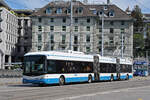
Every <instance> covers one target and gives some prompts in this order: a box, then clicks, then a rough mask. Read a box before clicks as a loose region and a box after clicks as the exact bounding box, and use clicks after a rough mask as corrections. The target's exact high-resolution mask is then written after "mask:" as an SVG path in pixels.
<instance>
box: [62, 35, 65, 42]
mask: <svg viewBox="0 0 150 100" xmlns="http://www.w3.org/2000/svg"><path fill="white" fill-rule="evenodd" d="M65 41H66V35H62V44H65Z"/></svg>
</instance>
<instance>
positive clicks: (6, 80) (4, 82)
mask: <svg viewBox="0 0 150 100" xmlns="http://www.w3.org/2000/svg"><path fill="white" fill-rule="evenodd" d="M134 80H150V76H148V77H140V76H136V77H134V78H133V79H130V81H134ZM12 84H22V78H0V86H1V85H12Z"/></svg>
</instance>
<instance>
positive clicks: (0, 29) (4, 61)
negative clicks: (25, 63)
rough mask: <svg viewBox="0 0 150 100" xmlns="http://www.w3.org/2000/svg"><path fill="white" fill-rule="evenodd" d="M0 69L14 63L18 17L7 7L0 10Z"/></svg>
mask: <svg viewBox="0 0 150 100" xmlns="http://www.w3.org/2000/svg"><path fill="white" fill-rule="evenodd" d="M0 19H1V20H0V39H1V43H0V65H1V66H0V67H1V68H0V69H4V65H5V68H7V67H9V65H10V64H11V62H14V59H15V54H16V43H17V40H18V34H17V32H18V17H17V16H16V15H15V14H14V12H13V11H11V10H10V9H8V8H7V7H6V8H5V7H1V8H0Z"/></svg>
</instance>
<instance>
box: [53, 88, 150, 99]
mask: <svg viewBox="0 0 150 100" xmlns="http://www.w3.org/2000/svg"><path fill="white" fill-rule="evenodd" d="M142 88H150V86H142V87H134V88H126V89H118V90H111V91H105V92H97V93H91V94H83V95H78V96H70V97H64V98H59V99H55V100H71V99H79V98H82V97H91V96H96V95H103V94H110V93H119V92H128V91H129V90H135V89H142ZM138 100H143V99H141V98H139V99H138Z"/></svg>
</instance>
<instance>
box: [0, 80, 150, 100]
mask: <svg viewBox="0 0 150 100" xmlns="http://www.w3.org/2000/svg"><path fill="white" fill-rule="evenodd" d="M149 95H150V79H149V78H148V79H142V80H141V79H140V80H139V79H135V78H134V79H132V80H129V81H114V82H96V83H91V84H88V83H82V84H68V85H64V86H58V85H55V86H46V87H38V86H35V85H21V84H20V85H19V84H18V85H17V84H16V85H3V86H0V100H149V97H150V96H149Z"/></svg>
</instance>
